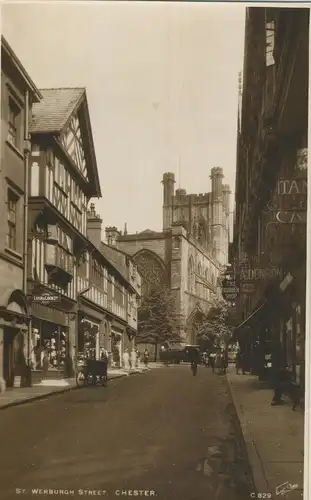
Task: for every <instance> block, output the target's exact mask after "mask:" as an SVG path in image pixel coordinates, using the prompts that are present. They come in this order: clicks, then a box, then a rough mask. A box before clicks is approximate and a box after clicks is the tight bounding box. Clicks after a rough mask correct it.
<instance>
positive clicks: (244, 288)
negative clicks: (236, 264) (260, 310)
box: [240, 281, 256, 294]
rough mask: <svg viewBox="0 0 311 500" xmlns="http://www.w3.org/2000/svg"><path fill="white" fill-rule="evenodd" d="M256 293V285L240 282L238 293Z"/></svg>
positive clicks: (249, 282)
mask: <svg viewBox="0 0 311 500" xmlns="http://www.w3.org/2000/svg"><path fill="white" fill-rule="evenodd" d="M255 291H256V285H255V283H254V282H253V281H241V282H240V293H243V294H251V293H254V292H255Z"/></svg>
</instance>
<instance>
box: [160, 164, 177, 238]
mask: <svg viewBox="0 0 311 500" xmlns="http://www.w3.org/2000/svg"><path fill="white" fill-rule="evenodd" d="M162 184H163V230H165V229H169V228H170V227H171V224H172V211H173V197H174V184H175V174H173V173H172V172H166V173H165V174H163V180H162Z"/></svg>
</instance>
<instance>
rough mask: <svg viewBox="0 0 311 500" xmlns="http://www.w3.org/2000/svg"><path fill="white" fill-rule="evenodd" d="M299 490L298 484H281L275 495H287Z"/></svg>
mask: <svg viewBox="0 0 311 500" xmlns="http://www.w3.org/2000/svg"><path fill="white" fill-rule="evenodd" d="M297 488H298V484H291V483H289V482H288V481H286V483H283V484H280V485H279V486H277V487H276V489H275V493H276V495H286V493H289V492H290V491H292V490H297Z"/></svg>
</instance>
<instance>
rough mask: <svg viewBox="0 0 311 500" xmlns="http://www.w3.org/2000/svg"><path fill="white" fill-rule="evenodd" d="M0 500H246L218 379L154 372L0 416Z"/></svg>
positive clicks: (240, 449)
mask: <svg viewBox="0 0 311 500" xmlns="http://www.w3.org/2000/svg"><path fill="white" fill-rule="evenodd" d="M0 443H1V449H2V453H1V454H0V498H1V499H2V498H3V499H5V500H11V499H14V500H16V497H22V498H23V499H30V498H31V499H32V500H33V498H34V497H36V496H40V497H41V498H45V497H46V498H48V497H49V498H51V496H57V497H61V498H65V497H68V496H70V497H71V498H81V497H88V498H89V497H93V498H94V497H96V498H99V497H105V498H107V499H118V498H129V497H135V496H136V497H148V498H151V497H153V498H155V497H156V498H157V499H159V500H175V499H176V500H227V499H230V500H247V499H249V498H250V495H251V493H252V492H254V486H253V484H252V479H251V472H250V469H249V465H248V461H247V456H246V452H245V449H244V445H243V437H242V433H241V430H240V427H239V423H238V420H237V416H236V412H235V409H234V406H233V403H232V400H231V396H230V393H229V389H228V384H227V381H226V378H225V377H224V376H218V375H214V374H212V373H211V372H210V370H208V369H206V368H204V367H199V370H198V374H197V376H196V377H193V376H192V373H191V371H190V368H189V366H188V365H181V366H170V367H162V366H161V367H158V368H157V369H150V370H148V371H147V372H146V373H144V375H143V376H141V377H140V376H137V377H133V376H128V377H123V379H122V380H121V379H115V380H111V381H110V383H109V384H108V385H107V387H105V388H101V387H92V386H90V387H85V388H82V389H79V390H75V391H67V392H65V393H63V394H56V395H54V397H51V398H46V399H43V400H37V401H33V402H32V403H31V404H24V405H19V406H15V407H11V408H8V409H7V410H6V411H2V412H0Z"/></svg>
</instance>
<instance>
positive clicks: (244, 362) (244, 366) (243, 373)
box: [241, 351, 247, 375]
mask: <svg viewBox="0 0 311 500" xmlns="http://www.w3.org/2000/svg"><path fill="white" fill-rule="evenodd" d="M246 364H247V356H246V352H245V351H242V352H241V365H242V375H246V373H245V372H246Z"/></svg>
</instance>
